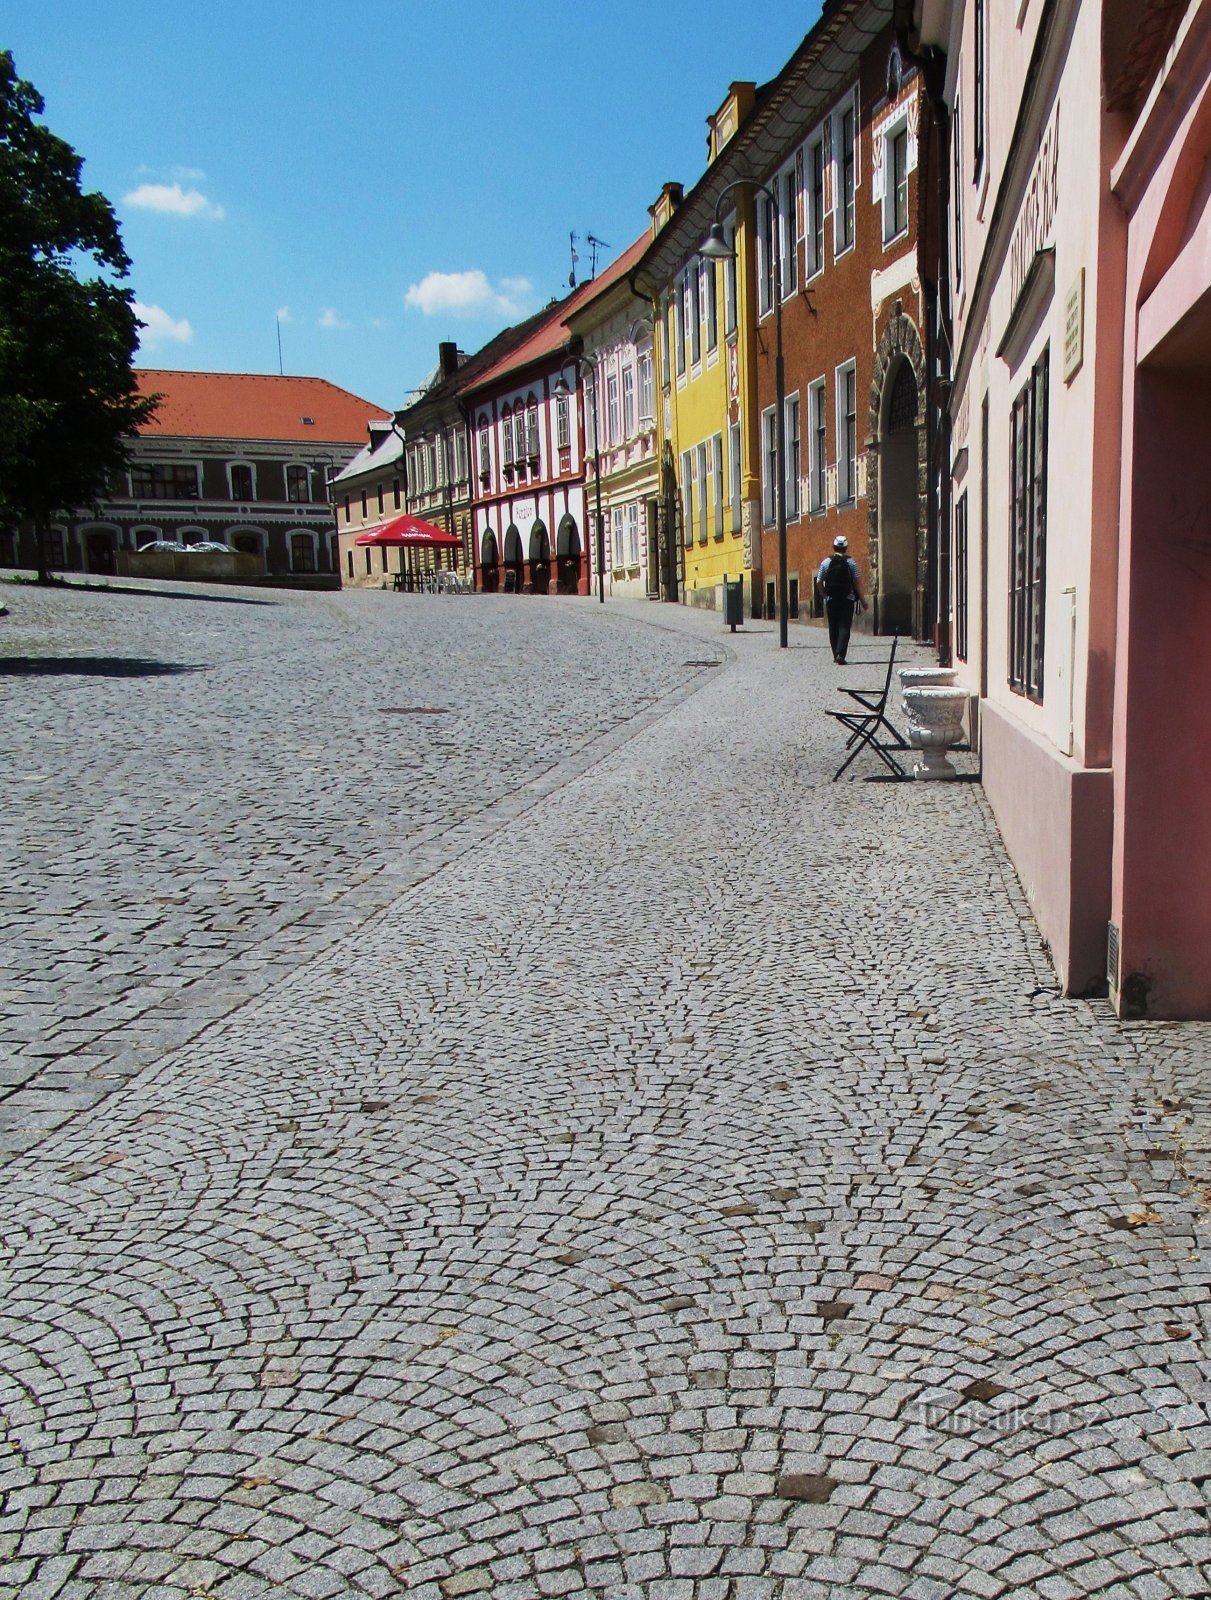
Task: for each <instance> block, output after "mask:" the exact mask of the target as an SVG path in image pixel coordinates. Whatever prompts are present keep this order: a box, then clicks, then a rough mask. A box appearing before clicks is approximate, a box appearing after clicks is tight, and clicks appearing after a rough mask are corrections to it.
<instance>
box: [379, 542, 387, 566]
mask: <svg viewBox="0 0 1211 1600" xmlns="http://www.w3.org/2000/svg"><path fill="white" fill-rule="evenodd" d="M379 555H380V556H381V558H382V566H383V571H384V572H386V570H387V546H386V545H383V547H382V549H381V550H380V551H379Z"/></svg>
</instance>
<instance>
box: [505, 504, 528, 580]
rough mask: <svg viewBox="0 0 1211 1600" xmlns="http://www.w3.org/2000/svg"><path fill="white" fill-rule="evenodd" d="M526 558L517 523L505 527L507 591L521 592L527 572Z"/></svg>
mask: <svg viewBox="0 0 1211 1600" xmlns="http://www.w3.org/2000/svg"><path fill="white" fill-rule="evenodd" d="M525 570H526V568H525V559H524V557H523V556H522V553H521V534H520V533H518V531H517V526H516V524H515V523H512V522H511V523H510V524H509V526H508V527H507V528H506V529H505V593H506V594H520V593H521V586H522V578H523V575H524V573H525Z"/></svg>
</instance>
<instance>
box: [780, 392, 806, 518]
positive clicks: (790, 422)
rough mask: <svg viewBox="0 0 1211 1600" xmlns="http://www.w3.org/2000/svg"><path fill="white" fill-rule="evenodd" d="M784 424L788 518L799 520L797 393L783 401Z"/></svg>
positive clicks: (784, 486) (784, 467) (799, 445)
mask: <svg viewBox="0 0 1211 1600" xmlns="http://www.w3.org/2000/svg"><path fill="white" fill-rule="evenodd" d="M782 408H783V419H784V420H783V424H782V436H783V439H784V440H785V446H786V456H785V460H784V461H783V469H784V477H785V482H784V484H783V490H782V492H783V494H784V495H785V496H786V520H787V521H788V522H797V521H798V520H799V512H800V506H799V464H800V461H799V456H800V450H801V448H802V441H801V439H800V436H799V396H798V394H797V393H795V394H788V395H787V396H786V398H785V399H784V400H783V402H782Z"/></svg>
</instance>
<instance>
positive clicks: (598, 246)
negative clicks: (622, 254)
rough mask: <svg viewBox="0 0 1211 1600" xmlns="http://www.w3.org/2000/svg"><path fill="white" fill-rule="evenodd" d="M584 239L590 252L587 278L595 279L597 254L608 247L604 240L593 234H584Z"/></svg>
mask: <svg viewBox="0 0 1211 1600" xmlns="http://www.w3.org/2000/svg"><path fill="white" fill-rule="evenodd" d="M585 239H586V240H587V241H588V246H589V250H590V255H589V277H590V278H595V277H596V276H597V252H598V251H599V250H608V249H609V248H610V247H609V245H608V244H607V243H606V242H605V240H604V239H599V238H598V237H597V235H596V234H595V233H586V234H585Z"/></svg>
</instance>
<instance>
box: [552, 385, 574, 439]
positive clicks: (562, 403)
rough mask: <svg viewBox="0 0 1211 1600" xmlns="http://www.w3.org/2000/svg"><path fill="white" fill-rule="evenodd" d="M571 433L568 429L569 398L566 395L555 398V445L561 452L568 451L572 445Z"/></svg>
mask: <svg viewBox="0 0 1211 1600" xmlns="http://www.w3.org/2000/svg"><path fill="white" fill-rule="evenodd" d="M571 439H572V436H571V433H570V431H569V428H568V397H567V395H566V394H560V395H556V396H555V443H556V446H557V447H558V448H559V449H560V450H567V449H569V448H570V445H571Z"/></svg>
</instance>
